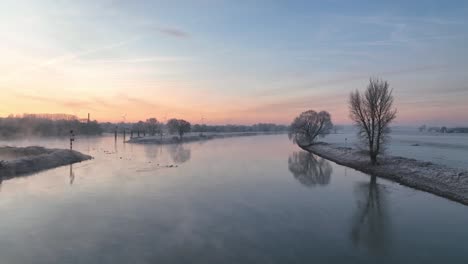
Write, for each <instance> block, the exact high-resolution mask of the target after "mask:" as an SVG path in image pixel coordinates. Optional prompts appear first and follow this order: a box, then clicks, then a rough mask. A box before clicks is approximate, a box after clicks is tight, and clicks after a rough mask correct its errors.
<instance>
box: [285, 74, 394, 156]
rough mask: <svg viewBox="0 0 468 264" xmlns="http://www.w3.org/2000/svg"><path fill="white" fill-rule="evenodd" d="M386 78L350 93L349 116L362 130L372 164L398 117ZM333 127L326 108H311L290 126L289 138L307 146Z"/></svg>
mask: <svg viewBox="0 0 468 264" xmlns="http://www.w3.org/2000/svg"><path fill="white" fill-rule="evenodd" d="M389 87H390V86H389V84H388V82H386V81H382V80H379V79H372V78H371V79H370V80H369V85H368V86H367V89H366V90H365V91H364V92H363V93H361V92H359V91H358V90H356V91H355V92H352V93H351V94H350V96H349V102H348V105H349V116H350V118H351V120H352V121H353V122H354V124H355V126H356V127H357V129H358V134H357V136H358V138H359V139H360V140H361V142H362V145H363V146H364V149H365V152H367V153H368V155H369V158H370V161H371V163H372V165H376V164H377V157H378V156H379V155H380V154H381V153H382V152H383V150H384V149H385V144H386V143H387V142H388V139H389V138H390V136H389V134H390V123H391V122H392V121H393V120H394V119H395V118H396V109H395V108H394V107H393V100H394V99H393V95H392V90H391V89H390V88H389ZM332 129H333V123H332V121H331V116H330V114H329V113H328V112H326V111H321V112H318V113H317V112H315V111H314V110H309V111H305V112H303V113H301V114H300V115H299V116H298V117H296V118H295V119H294V121H293V122H292V124H291V126H290V129H289V134H288V135H289V139H290V140H292V141H293V142H294V143H296V144H297V145H298V146H300V147H301V148H303V149H308V148H309V147H311V146H312V145H314V144H315V143H316V139H317V138H318V137H324V136H326V135H327V134H329V133H330V131H331V130H332Z"/></svg>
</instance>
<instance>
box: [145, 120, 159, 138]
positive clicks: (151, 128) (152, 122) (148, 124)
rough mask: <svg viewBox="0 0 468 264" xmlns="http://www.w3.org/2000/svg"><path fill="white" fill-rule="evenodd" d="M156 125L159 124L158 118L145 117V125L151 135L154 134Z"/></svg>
mask: <svg viewBox="0 0 468 264" xmlns="http://www.w3.org/2000/svg"><path fill="white" fill-rule="evenodd" d="M158 125H159V122H158V119H156V118H154V117H152V118H148V119H146V127H147V129H148V133H149V134H150V135H151V136H154V135H156V132H157V129H158Z"/></svg>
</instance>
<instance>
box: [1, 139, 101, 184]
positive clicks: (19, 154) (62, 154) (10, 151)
mask: <svg viewBox="0 0 468 264" xmlns="http://www.w3.org/2000/svg"><path fill="white" fill-rule="evenodd" d="M89 159H92V157H91V156H89V155H85V154H82V153H80V152H78V151H74V150H68V149H48V148H43V147H37V146H31V147H8V146H4V147H0V177H1V178H2V179H8V178H13V177H15V176H21V175H25V174H30V173H34V172H38V171H41V170H47V169H52V168H55V167H59V166H63V165H68V164H73V163H76V162H81V161H85V160H89Z"/></svg>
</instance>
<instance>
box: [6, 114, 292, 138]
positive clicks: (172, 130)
mask: <svg viewBox="0 0 468 264" xmlns="http://www.w3.org/2000/svg"><path fill="white" fill-rule="evenodd" d="M71 130H73V133H74V134H75V135H100V134H102V133H105V132H107V133H115V132H117V133H123V132H124V131H125V132H126V133H127V134H129V136H131V137H141V136H147V135H149V136H155V135H158V136H160V138H161V139H162V137H163V136H164V135H168V134H174V135H178V136H179V137H182V136H183V135H184V134H186V133H189V132H194V133H200V134H203V133H205V132H206V133H209V132H213V133H241V132H284V131H287V130H288V126H286V125H277V124H272V123H258V124H254V125H231V124H229V125H206V124H194V125H192V124H190V122H188V121H186V120H183V119H174V118H173V119H169V120H168V122H167V123H164V122H161V121H159V120H158V119H157V118H155V117H151V118H148V119H146V121H138V122H118V123H110V122H105V123H98V122H97V121H96V120H89V121H88V120H87V119H80V118H78V117H77V116H74V115H67V114H23V115H17V116H13V115H11V116H9V117H5V118H0V138H3V139H11V138H24V137H30V136H39V137H54V136H69V135H70V131H71Z"/></svg>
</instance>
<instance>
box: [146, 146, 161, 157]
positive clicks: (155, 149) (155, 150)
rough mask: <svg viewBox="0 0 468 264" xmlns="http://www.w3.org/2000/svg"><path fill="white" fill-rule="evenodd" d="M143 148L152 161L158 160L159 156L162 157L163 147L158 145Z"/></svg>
mask: <svg viewBox="0 0 468 264" xmlns="http://www.w3.org/2000/svg"><path fill="white" fill-rule="evenodd" d="M143 148H144V151H145V155H146V158H148V159H150V160H154V159H156V158H157V157H158V155H161V152H162V146H161V145H157V144H148V145H143Z"/></svg>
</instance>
